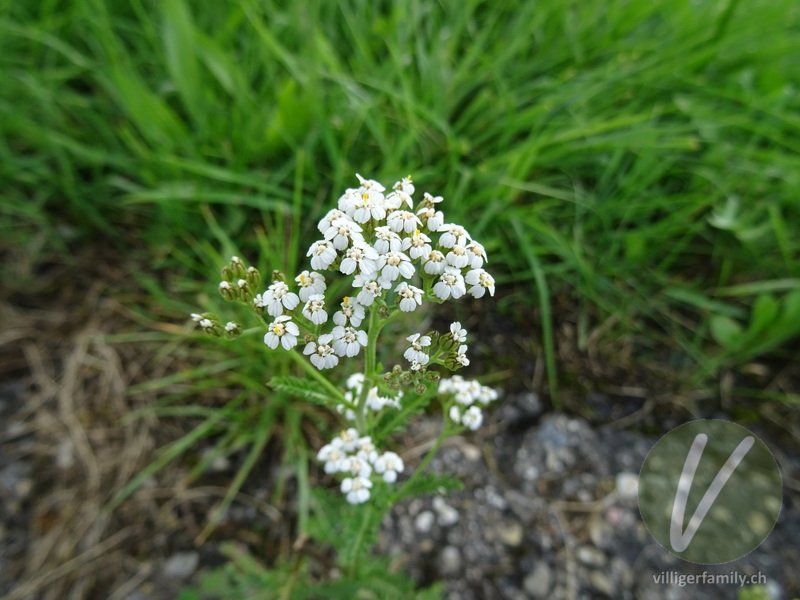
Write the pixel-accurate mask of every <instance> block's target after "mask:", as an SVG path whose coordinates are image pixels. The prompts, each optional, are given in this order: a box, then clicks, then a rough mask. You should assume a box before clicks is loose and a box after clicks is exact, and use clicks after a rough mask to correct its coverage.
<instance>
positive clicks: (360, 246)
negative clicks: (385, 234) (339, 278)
mask: <svg viewBox="0 0 800 600" xmlns="http://www.w3.org/2000/svg"><path fill="white" fill-rule="evenodd" d="M379 258H380V256H379V254H378V253H377V252H376V251H375V248H373V247H372V246H370V245H368V244H367V243H365V242H353V245H352V246H351V247H350V248H348V249H347V252H345V257H344V260H342V264H341V265H339V270H340V271H341V272H342V273H344V274H345V275H350V274H351V273H352V272H353V271H355V270H356V268H358V270H359V273H361V274H363V275H366V276H367V277H369V276H371V275H374V274H375V270H376V268H377V267H376V263H377V262H378V259H379Z"/></svg>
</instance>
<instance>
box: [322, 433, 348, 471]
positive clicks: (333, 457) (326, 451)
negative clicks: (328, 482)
mask: <svg viewBox="0 0 800 600" xmlns="http://www.w3.org/2000/svg"><path fill="white" fill-rule="evenodd" d="M345 458H347V455H346V454H345V452H344V451H343V450H342V443H341V440H340V439H339V438H334V440H333V441H332V442H331V443H330V444H325V445H324V446H323V447H322V448H320V450H319V452H317V460H318V461H320V462H324V463H325V472H326V473H327V474H328V475H333V474H334V473H338V472H339V471H341V470H342V466H343V464H342V463H343V462H344V459H345Z"/></svg>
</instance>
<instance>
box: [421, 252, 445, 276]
mask: <svg viewBox="0 0 800 600" xmlns="http://www.w3.org/2000/svg"><path fill="white" fill-rule="evenodd" d="M446 266H447V262H446V261H445V258H444V254H442V253H441V252H439V251H438V250H431V252H430V254H428V256H427V259H426V260H425V266H424V267H423V269H424V270H425V272H426V273H427V274H428V275H441V274H442V273H444V268H445V267H446Z"/></svg>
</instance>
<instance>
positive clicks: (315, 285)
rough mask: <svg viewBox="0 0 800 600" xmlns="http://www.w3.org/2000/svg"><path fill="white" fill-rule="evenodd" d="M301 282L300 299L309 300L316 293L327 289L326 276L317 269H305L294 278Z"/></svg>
mask: <svg viewBox="0 0 800 600" xmlns="http://www.w3.org/2000/svg"><path fill="white" fill-rule="evenodd" d="M294 280H295V281H296V282H297V283H299V284H300V300H302V301H303V302H308V299H309V298H310V297H311V296H312V295H314V294H322V293H323V292H324V291H325V288H326V285H325V278H324V277H323V276H322V275H320V274H319V273H317V272H316V271H311V272H309V271H303V272H302V273H300V275H298V276H297V277H295V278H294Z"/></svg>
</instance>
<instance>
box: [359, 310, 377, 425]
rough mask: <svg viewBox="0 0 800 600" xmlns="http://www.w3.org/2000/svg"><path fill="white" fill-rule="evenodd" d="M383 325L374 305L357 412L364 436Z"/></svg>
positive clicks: (370, 312) (370, 311)
mask: <svg viewBox="0 0 800 600" xmlns="http://www.w3.org/2000/svg"><path fill="white" fill-rule="evenodd" d="M382 327H383V324H382V323H381V322H380V320H379V318H378V307H377V306H375V305H373V306H371V307H370V309H369V322H368V323H367V347H366V348H364V355H365V357H366V358H365V363H366V364H365V365H364V385H363V386H362V388H361V396H360V397H359V399H358V410H357V411H356V427H357V428H358V431H359V432H360V433H361V434H362V435H363V433H364V432H365V431H366V424H367V423H366V413H367V396H368V395H369V390H370V389H371V388H372V380H373V378H374V377H375V363H376V355H377V351H378V334H379V333H380V332H381V329H382Z"/></svg>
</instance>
